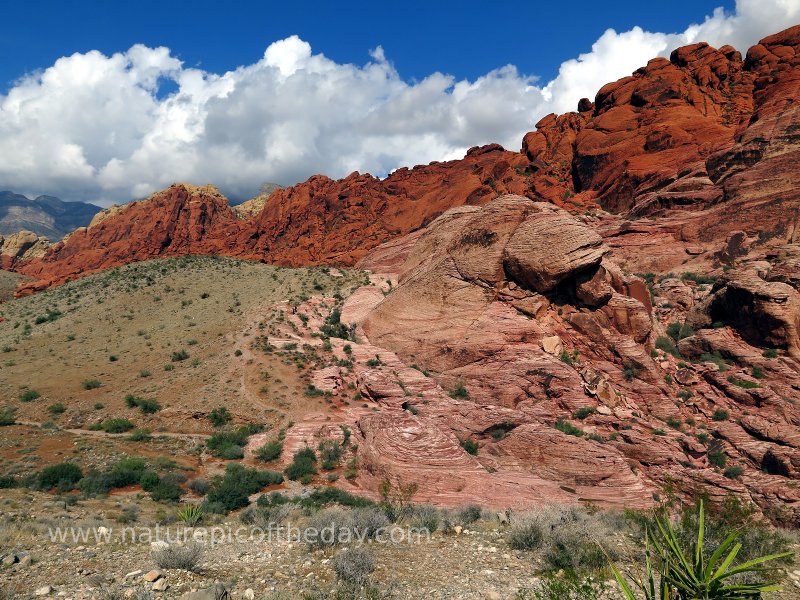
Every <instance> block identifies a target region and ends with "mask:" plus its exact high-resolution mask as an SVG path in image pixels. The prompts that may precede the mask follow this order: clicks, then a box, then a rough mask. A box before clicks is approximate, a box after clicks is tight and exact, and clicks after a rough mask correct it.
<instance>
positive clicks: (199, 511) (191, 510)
mask: <svg viewBox="0 0 800 600" xmlns="http://www.w3.org/2000/svg"><path fill="white" fill-rule="evenodd" d="M178 518H179V519H180V520H181V522H182V523H183V524H185V525H188V526H189V527H194V526H195V525H197V524H198V523H199V522H200V521H202V520H203V508H202V507H201V506H199V505H197V504H187V505H186V506H184V507H183V508H179V509H178Z"/></svg>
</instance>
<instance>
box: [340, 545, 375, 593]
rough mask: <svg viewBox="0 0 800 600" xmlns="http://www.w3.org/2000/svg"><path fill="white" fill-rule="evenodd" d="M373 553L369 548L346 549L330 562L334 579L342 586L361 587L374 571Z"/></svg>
mask: <svg viewBox="0 0 800 600" xmlns="http://www.w3.org/2000/svg"><path fill="white" fill-rule="evenodd" d="M375 563H376V561H375V552H374V550H372V549H371V548H364V547H355V548H346V549H344V550H342V551H341V552H339V553H338V554H337V555H336V556H334V557H333V559H332V560H331V567H332V568H333V572H334V573H336V578H337V579H338V580H339V581H341V582H342V583H344V584H347V585H351V586H359V587H360V586H363V585H365V584H366V583H367V581H368V580H369V576H370V575H371V574H372V572H373V571H374V570H375Z"/></svg>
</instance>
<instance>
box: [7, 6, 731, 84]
mask: <svg viewBox="0 0 800 600" xmlns="http://www.w3.org/2000/svg"><path fill="white" fill-rule="evenodd" d="M496 4H497V5H498V6H494V7H493V6H492V3H489V2H486V1H485V0H482V1H476V0H463V1H460V2H436V1H428V2H404V3H402V4H395V3H382V2H374V1H372V2H319V1H306V2H286V1H285V0H284V1H281V2H241V1H235V0H230V1H226V2H219V1H216V2H210V1H208V0H197V1H195V2H191V3H171V2H163V1H162V2H153V1H151V0H140V1H137V2H108V1H104V2H37V1H30V2H15V3H7V4H6V6H4V8H3V21H4V26H3V28H2V33H0V56H2V57H3V60H2V61H0V82H2V84H3V87H4V90H7V89H8V87H9V84H10V83H12V82H13V81H14V80H16V79H17V78H18V77H20V76H21V75H23V74H24V73H26V72H29V71H34V70H36V69H42V68H45V67H48V66H50V65H51V64H52V63H53V62H54V61H55V60H56V59H57V58H59V57H61V56H65V55H69V54H72V53H73V52H86V51H88V50H93V49H97V50H100V51H102V52H104V53H106V54H111V53H114V52H118V51H120V50H126V49H127V48H129V47H130V46H132V45H134V44H137V43H138V44H145V45H147V46H168V47H169V48H171V49H172V50H173V53H174V54H175V55H176V56H177V57H179V58H180V59H181V60H183V61H184V62H185V63H186V64H187V65H188V66H200V67H202V68H204V69H206V70H209V71H213V72H217V73H218V72H223V71H227V70H230V69H233V68H235V67H237V66H239V65H243V64H248V63H251V62H253V61H255V60H257V59H258V58H259V57H260V56H261V55H262V54H263V52H264V48H266V47H267V45H269V43H270V42H273V41H275V40H280V39H283V38H286V37H288V36H290V35H293V34H297V35H299V36H300V37H301V38H302V39H304V40H306V41H307V42H309V43H310V44H311V46H312V47H313V48H314V49H315V51H318V52H322V53H323V54H325V55H326V56H328V57H329V58H331V59H333V60H335V61H336V62H340V63H351V62H352V63H357V64H361V63H364V62H365V61H366V60H368V54H367V53H368V51H369V50H371V49H373V48H375V47H376V46H383V49H384V51H385V52H386V55H387V56H389V57H390V59H391V61H392V62H393V63H394V64H395V66H396V68H397V70H398V71H399V72H400V74H401V75H402V76H403V77H405V78H408V79H414V78H416V79H421V78H423V77H425V76H427V75H429V74H430V73H431V72H433V71H442V72H445V73H449V74H452V75H454V76H456V77H457V78H459V79H461V78H470V79H472V78H475V77H478V76H480V75H483V74H484V73H486V72H488V71H490V70H492V69H495V68H497V67H501V66H503V65H505V64H508V63H513V64H515V65H516V66H517V67H518V68H519V69H520V71H521V72H523V73H526V74H529V75H538V76H540V77H541V78H543V79H546V80H549V79H551V78H552V77H553V76H555V74H556V72H557V70H558V66H559V65H560V64H561V63H562V62H563V61H565V60H567V59H568V58H572V57H574V56H575V55H576V54H578V53H579V52H587V51H588V50H589V49H590V47H591V45H592V43H593V42H594V41H595V40H596V39H597V38H599V37H600V35H601V34H602V33H603V32H604V31H605V30H606V29H608V28H613V29H616V30H617V31H626V30H628V29H630V28H632V27H634V26H636V25H639V26H641V27H642V28H643V29H645V30H648V31H663V32H668V33H672V32H677V31H682V30H683V29H684V28H685V27H686V25H687V24H688V23H690V22H700V21H702V20H703V18H704V17H705V16H706V15H708V14H710V13H711V12H712V10H713V9H714V8H716V7H719V6H721V7H723V8H725V9H728V10H732V9H733V6H734V3H733V1H732V0H725V1H723V0H712V1H707V0H672V1H670V2H669V3H668V5H664V4H660V3H651V2H642V1H641V0H639V1H635V2H634V1H628V0H626V1H615V2H604V3H601V4H598V3H597V2H596V1H592V2H581V1H575V0H572V1H570V2H536V1H528V2H514V3H504V4H505V6H502V7H500V6H499V5H500V4H501V3H496ZM598 7H600V10H598Z"/></svg>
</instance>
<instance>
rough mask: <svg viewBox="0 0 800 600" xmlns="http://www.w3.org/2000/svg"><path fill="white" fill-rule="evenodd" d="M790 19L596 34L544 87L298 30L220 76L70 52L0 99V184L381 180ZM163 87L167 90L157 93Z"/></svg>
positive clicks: (791, 14) (38, 189) (784, 5)
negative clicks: (412, 78) (688, 49)
mask: <svg viewBox="0 0 800 600" xmlns="http://www.w3.org/2000/svg"><path fill="white" fill-rule="evenodd" d="M798 21H800V0H771V1H766V0H738V1H737V3H736V10H735V11H734V12H733V13H730V14H729V13H726V12H725V11H723V10H722V9H717V10H716V11H714V13H713V14H712V15H709V16H708V17H707V18H706V19H705V20H704V21H703V22H702V23H697V24H692V25H690V26H689V27H687V28H686V30H685V31H683V32H678V33H661V32H648V31H644V30H642V29H641V28H639V27H635V28H633V29H631V30H630V31H625V32H616V31H614V30H611V29H610V30H608V31H606V32H605V33H604V34H603V35H602V36H601V37H600V38H599V39H598V40H597V41H596V42H595V43H594V44H593V45H592V48H591V52H588V53H586V54H581V55H580V56H578V57H577V58H575V59H572V60H568V61H566V62H564V63H563V64H562V65H561V67H560V70H559V73H558V76H557V77H556V78H555V79H553V80H552V81H550V82H546V83H541V82H538V81H537V80H536V79H535V78H534V77H531V76H527V75H525V74H522V73H520V72H519V71H518V70H517V69H516V68H515V67H514V66H512V65H508V66H505V67H502V68H499V69H496V70H494V71H491V72H489V73H487V74H486V75H484V76H482V77H479V78H477V79H476V80H474V81H467V80H461V81H457V80H456V79H455V78H453V77H451V76H449V75H446V74H442V73H433V74H431V75H430V76H428V77H426V78H424V79H423V80H421V81H416V82H408V81H406V80H404V79H403V77H402V74H400V73H398V72H397V71H396V70H395V69H394V67H393V66H392V64H391V62H390V61H389V60H388V59H387V57H386V56H385V55H384V52H383V49H382V48H380V47H379V48H376V49H374V50H373V51H372V52H371V53H370V59H371V60H369V62H367V63H365V64H363V65H352V64H339V63H336V62H334V61H332V60H330V59H328V58H327V57H326V56H324V55H323V54H320V53H316V54H315V53H314V51H313V50H312V48H311V46H310V45H309V44H308V43H307V42H305V41H303V40H301V39H300V38H298V37H297V36H292V37H289V38H286V39H284V40H280V41H277V42H274V43H272V44H271V45H270V46H269V47H268V48H267V49H266V51H265V52H264V56H263V57H262V58H261V59H260V60H259V61H257V62H255V63H254V64H251V65H246V66H242V67H239V68H238V69H236V70H234V71H229V72H227V73H223V74H215V73H211V72H206V71H203V70H200V69H195V68H187V67H185V66H184V65H183V64H182V63H181V62H180V61H179V60H178V59H176V58H175V57H174V56H173V55H172V54H171V52H170V50H169V49H168V48H163V47H161V48H148V47H145V46H141V45H136V46H133V47H132V48H130V49H129V50H127V51H126V52H120V53H117V54H114V55H112V56H105V55H103V54H102V53H100V52H97V51H91V52H87V53H85V54H73V55H72V56H68V57H63V58H61V59H59V60H58V61H56V62H55V64H53V65H52V66H51V67H49V68H47V69H45V70H44V71H42V72H38V73H34V74H30V75H27V76H25V77H23V78H22V79H21V80H19V81H18V82H16V84H15V85H14V87H13V88H12V89H11V90H9V92H8V94H7V95H5V96H2V95H0V188H9V189H14V190H18V191H22V192H27V193H31V194H39V193H48V194H53V195H58V196H61V197H63V198H68V199H74V200H78V199H81V200H90V201H95V202H97V203H99V204H103V205H108V204H110V203H111V202H124V201H126V200H129V199H131V198H137V197H143V196H146V195H147V194H149V193H151V192H152V191H154V190H156V189H159V188H161V187H163V186H165V185H168V184H169V183H171V182H173V181H191V182H196V183H203V182H207V181H211V182H214V183H216V184H217V185H219V186H220V187H221V188H222V189H223V191H225V192H226V193H228V194H230V195H232V196H233V197H238V198H244V197H246V196H248V195H250V194H252V193H253V192H254V191H255V190H256V189H257V188H258V185H259V184H260V183H261V182H263V181H276V182H279V183H284V184H289V183H294V182H296V181H301V180H303V179H305V178H307V177H308V176H310V175H311V174H313V173H318V172H319V173H325V174H327V175H330V176H332V177H341V176H344V175H347V174H348V173H349V172H351V171H354V170H359V171H361V172H371V173H373V174H376V175H383V174H386V173H388V172H389V171H391V170H392V169H394V168H397V167H399V166H403V165H414V164H418V163H425V162H429V161H431V160H442V159H449V158H456V157H459V156H461V155H463V153H464V151H465V149H466V148H468V147H469V146H472V145H476V144H483V143H489V142H495V141H496V142H500V143H501V144H503V145H505V146H506V147H508V148H518V147H519V143H520V140H521V138H522V135H523V134H524V133H525V132H526V131H529V130H530V129H532V128H533V124H534V123H535V122H536V121H537V120H538V119H539V118H541V117H542V116H544V115H546V114H548V113H550V112H556V113H560V112H565V111H568V110H574V108H575V106H576V103H577V101H578V99H580V98H581V97H584V96H587V97H592V96H593V95H594V93H595V92H596V91H597V89H599V87H601V86H602V85H603V84H605V83H606V82H608V81H613V80H615V79H618V78H619V77H623V76H625V75H628V74H630V73H631V72H632V71H633V70H635V69H636V68H638V67H639V66H641V65H642V64H644V62H645V61H646V60H648V59H649V58H652V57H653V56H657V55H662V56H665V55H668V54H669V52H670V51H671V50H672V49H674V48H675V47H677V46H680V45H683V44H687V43H692V42H695V41H701V40H703V41H708V42H709V43H711V44H712V45H716V46H720V45H723V44H726V43H729V44H732V45H734V46H736V47H737V48H740V49H743V50H744V49H746V48H747V47H748V46H749V45H752V44H753V43H755V42H756V41H757V40H758V39H760V38H761V37H763V36H765V35H768V34H769V33H772V32H774V31H777V30H779V29H781V28H782V27H786V26H790V25H792V24H794V23H796V22H798ZM165 82H171V86H172V87H175V88H176V89H175V91H174V92H172V93H170V94H167V95H164V94H163V93H159V92H160V90H162V89H163V87H162V86H163V85H164V83H165ZM168 89H171V88H168Z"/></svg>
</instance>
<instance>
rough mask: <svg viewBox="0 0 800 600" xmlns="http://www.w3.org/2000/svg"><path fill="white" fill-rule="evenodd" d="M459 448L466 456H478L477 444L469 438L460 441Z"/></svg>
mask: <svg viewBox="0 0 800 600" xmlns="http://www.w3.org/2000/svg"><path fill="white" fill-rule="evenodd" d="M461 447H462V448H463V449H464V451H465V452H466V453H467V454H472V456H477V454H478V449H479V446H478V442H476V441H474V440H471V439H470V438H465V439H463V440H461Z"/></svg>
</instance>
